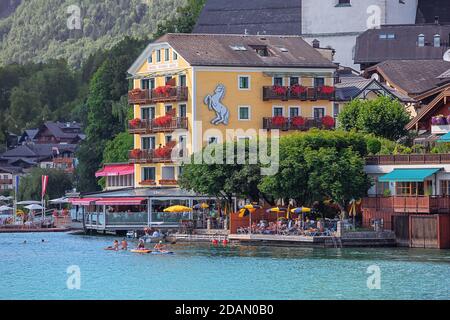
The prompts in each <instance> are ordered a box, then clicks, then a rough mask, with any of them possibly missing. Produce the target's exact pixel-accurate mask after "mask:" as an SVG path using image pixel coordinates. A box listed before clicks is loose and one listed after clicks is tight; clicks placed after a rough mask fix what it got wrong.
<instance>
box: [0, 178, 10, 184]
mask: <svg viewBox="0 0 450 320" xmlns="http://www.w3.org/2000/svg"><path fill="white" fill-rule="evenodd" d="M0 184H13V181H12V179H0Z"/></svg>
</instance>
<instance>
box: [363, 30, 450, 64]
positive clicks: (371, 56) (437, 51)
mask: <svg viewBox="0 0 450 320" xmlns="http://www.w3.org/2000/svg"><path fill="white" fill-rule="evenodd" d="M384 34H386V35H388V34H393V35H394V36H395V39H380V35H384ZM420 34H423V35H424V36H425V42H426V45H425V46H424V47H419V46H418V45H417V41H418V36H419V35H420ZM436 34H439V35H440V36H441V44H442V45H441V46H440V47H434V46H433V40H434V35H436ZM449 34H450V25H436V24H426V25H385V26H381V28H380V29H370V30H367V31H365V32H364V33H362V34H361V35H360V36H358V38H357V40H356V49H355V63H356V64H376V63H379V62H382V61H386V60H425V59H426V60H431V59H434V60H442V59H443V56H444V53H445V52H446V51H447V50H448V49H449Z"/></svg>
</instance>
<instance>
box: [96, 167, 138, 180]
mask: <svg viewBox="0 0 450 320" xmlns="http://www.w3.org/2000/svg"><path fill="white" fill-rule="evenodd" d="M129 174H134V165H133V164H113V165H106V166H105V167H104V168H103V169H101V170H99V171H97V172H96V173H95V177H97V178H98V177H115V176H126V175H129Z"/></svg>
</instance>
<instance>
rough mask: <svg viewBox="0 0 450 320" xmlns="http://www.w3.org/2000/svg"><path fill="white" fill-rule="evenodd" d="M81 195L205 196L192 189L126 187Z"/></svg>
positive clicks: (93, 196) (95, 196) (109, 196)
mask: <svg viewBox="0 0 450 320" xmlns="http://www.w3.org/2000/svg"><path fill="white" fill-rule="evenodd" d="M82 197H88V198H116V197H117V198H121V197H144V198H145V197H152V198H153V197H172V198H192V197H206V198H208V196H204V195H201V194H198V193H195V192H193V191H187V190H184V189H181V188H167V187H161V188H135V189H132V188H128V189H122V190H114V191H105V192H97V193H84V194H82Z"/></svg>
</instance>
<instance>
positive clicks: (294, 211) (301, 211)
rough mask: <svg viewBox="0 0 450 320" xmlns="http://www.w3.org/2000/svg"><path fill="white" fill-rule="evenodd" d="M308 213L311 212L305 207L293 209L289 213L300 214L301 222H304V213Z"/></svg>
mask: <svg viewBox="0 0 450 320" xmlns="http://www.w3.org/2000/svg"><path fill="white" fill-rule="evenodd" d="M310 212H311V208H306V207H299V208H294V209H292V210H291V213H295V214H301V215H302V221H303V222H304V221H305V213H310Z"/></svg>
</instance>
